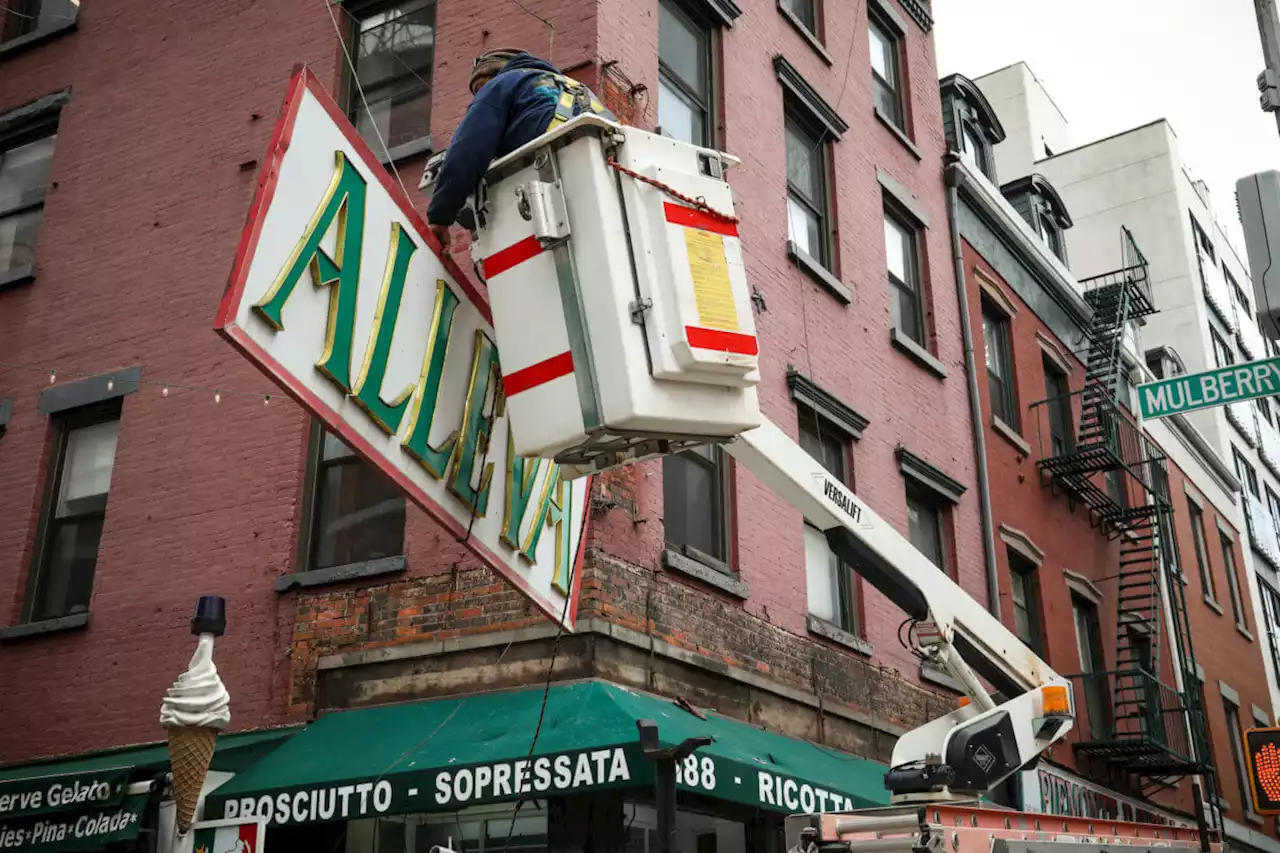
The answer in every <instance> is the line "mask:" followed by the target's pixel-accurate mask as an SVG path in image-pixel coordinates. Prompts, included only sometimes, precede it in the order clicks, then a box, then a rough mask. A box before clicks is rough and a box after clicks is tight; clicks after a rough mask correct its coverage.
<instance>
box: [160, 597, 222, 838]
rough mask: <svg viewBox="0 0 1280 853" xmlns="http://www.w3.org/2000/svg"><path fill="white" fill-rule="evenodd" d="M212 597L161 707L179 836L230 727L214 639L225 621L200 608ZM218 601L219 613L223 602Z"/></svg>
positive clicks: (185, 829)
mask: <svg viewBox="0 0 1280 853" xmlns="http://www.w3.org/2000/svg"><path fill="white" fill-rule="evenodd" d="M210 598H212V597H206V598H202V599H201V600H200V605H198V606H197V611H196V618H195V619H194V620H192V631H193V633H194V632H196V631H199V633H198V636H199V641H198V642H197V643H196V652H195V654H194V655H192V656H191V663H190V664H189V665H188V666H187V671H186V672H184V673H183V674H182V675H181V676H179V677H178V680H177V681H175V682H174V684H173V686H172V687H170V688H169V692H168V693H167V694H166V695H165V698H164V701H163V702H162V703H161V705H160V725H162V726H164V727H165V729H166V730H168V732H169V763H170V766H171V768H172V772H173V799H174V804H175V806H176V807H177V824H178V832H179V833H180V834H186V833H187V832H188V831H189V830H190V829H191V824H192V823H193V822H194V821H195V817H196V808H197V806H198V805H199V802H200V792H201V790H202V789H203V788H204V780H205V777H206V776H207V775H208V773H209V763H210V762H211V761H212V760H213V751H214V749H215V747H216V746H217V743H218V733H219V732H221V731H222V730H223V729H225V728H226V727H227V726H228V725H229V724H230V723H231V696H230V694H228V693H227V688H226V687H225V686H224V685H223V683H222V679H221V678H219V677H218V669H217V667H215V666H214V665H213V640H214V636H215V635H218V634H221V633H222V628H223V626H225V624H226V623H225V618H223V619H221V621H218V620H212V621H211V620H210V619H209V618H208V617H207V616H206V617H204V618H202V616H201V608H205V607H208V606H209V605H207V604H206V602H207V601H208V600H209V599H210ZM216 601H217V602H218V605H217V606H218V609H220V608H221V599H217V600H216Z"/></svg>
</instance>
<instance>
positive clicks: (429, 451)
mask: <svg viewBox="0 0 1280 853" xmlns="http://www.w3.org/2000/svg"><path fill="white" fill-rule="evenodd" d="M457 308H458V297H457V296H455V295H454V292H453V291H452V290H450V289H449V286H448V285H447V284H445V283H444V281H443V280H439V279H438V280H437V281H436V307H435V313H434V315H433V316H432V318H431V331H430V332H428V336H427V351H426V354H425V355H424V356H423V357H422V376H421V377H420V378H419V379H418V390H417V393H416V394H414V397H413V403H412V411H413V414H412V416H411V417H410V420H409V436H408V437H407V438H406V439H404V441H403V442H401V446H402V447H404V449H405V450H407V451H408V452H409V453H410V454H411V455H412V456H413V458H414V459H417V460H418V462H419V463H420V464H421V465H422V467H423V468H425V469H426V471H427V473H428V474H430V475H431V476H433V477H435V478H436V479H439V478H440V477H443V476H444V470H445V467H446V466H447V465H448V464H449V456H450V455H451V453H452V452H453V445H454V443H455V442H456V441H457V440H458V439H457V433H456V432H455V433H453V434H452V435H450V436H449V437H448V438H447V439H445V441H444V444H442V445H441V446H440V447H438V448H437V447H432V446H431V444H430V442H429V441H428V439H430V437H431V423H432V421H433V420H434V419H435V414H436V404H437V402H439V400H440V380H441V378H442V377H443V376H444V360H445V356H447V355H448V354H449V336H450V334H451V333H452V331H453V315H454V312H455V311H456V310H457Z"/></svg>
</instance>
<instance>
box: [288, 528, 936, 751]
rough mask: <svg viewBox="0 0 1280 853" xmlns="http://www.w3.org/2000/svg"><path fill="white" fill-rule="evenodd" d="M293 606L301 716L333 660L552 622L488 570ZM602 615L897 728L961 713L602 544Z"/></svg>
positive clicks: (592, 563)
mask: <svg viewBox="0 0 1280 853" xmlns="http://www.w3.org/2000/svg"><path fill="white" fill-rule="evenodd" d="M296 608H297V609H296V620H297V621H296V626H295V631H294V646H293V653H292V667H293V685H292V692H291V696H290V711H291V712H293V713H296V714H297V715H299V716H300V717H306V716H309V715H310V714H312V713H313V712H314V711H315V702H316V674H317V673H316V662H317V660H318V659H319V658H321V657H323V656H325V655H333V654H349V653H352V652H362V651H368V650H371V649H378V648H385V647H387V646H396V645H403V644H406V643H413V642H423V641H427V640H450V639H454V638H458V637H466V636H470V635H475V634H480V633H488V632H492V631H496V630H513V629H519V628H526V627H529V626H531V625H537V624H541V623H542V622H543V619H542V618H541V617H540V616H539V615H538V614H537V613H536V612H535V611H534V610H533V609H532V607H531V606H530V605H528V604H527V603H526V602H525V601H524V599H523V598H522V597H520V596H519V595H518V594H517V593H515V592H513V591H512V590H511V589H509V588H508V587H507V586H506V585H505V584H504V583H503V582H502V581H501V580H500V579H499V578H496V577H495V576H494V575H493V573H492V572H490V571H489V570H487V569H476V570H465V571H457V572H450V573H446V574H439V575H434V576H431V577H425V578H415V579H411V580H405V581H396V582H393V583H389V584H385V585H383V586H379V587H375V588H358V587H352V588H348V589H331V590H325V591H322V592H317V593H314V594H303V595H299V596H298V597H297V599H296ZM593 617H595V618H599V619H602V620H604V621H607V622H610V623H613V624H615V625H619V626H621V627H623V628H629V629H631V630H633V631H638V632H641V633H644V634H647V635H649V636H652V637H653V638H655V639H657V640H660V641H663V642H665V643H669V644H671V645H672V646H675V647H677V648H679V649H683V650H685V651H688V652H692V653H693V654H694V655H696V656H698V657H699V658H701V659H704V660H705V661H706V662H708V664H709V668H712V669H726V670H727V669H738V670H747V671H750V672H754V673H758V674H763V675H767V676H769V677H770V678H772V679H774V680H776V681H777V682H778V683H779V684H781V685H786V686H790V687H792V688H796V689H800V690H803V691H806V692H808V691H811V692H813V693H814V694H816V695H818V696H820V697H822V698H823V700H824V701H826V702H828V703H838V704H840V705H843V706H845V707H846V708H848V709H851V710H853V711H858V712H862V713H864V714H870V715H873V716H874V717H875V718H877V719H878V720H880V721H882V722H883V723H886V724H888V725H889V726H897V727H900V728H912V727H915V726H917V725H920V724H922V723H923V722H925V721H926V720H928V719H931V718H933V717H936V716H938V715H940V714H943V713H946V712H947V711H948V710H950V708H951V707H953V706H952V704H951V701H950V700H948V699H946V698H943V697H940V696H937V695H936V694H934V693H931V692H929V691H926V690H923V689H921V688H919V687H916V686H914V685H912V684H910V683H909V682H907V681H906V680H904V679H902V678H900V677H898V675H897V674H896V673H894V672H891V671H888V670H886V669H883V668H881V667H879V666H876V665H874V664H872V663H868V662H867V661H865V660H864V659H862V658H861V657H860V656H857V655H855V654H853V653H851V652H847V651H841V650H838V649H834V648H829V647H825V646H821V645H817V644H815V643H812V642H809V641H807V640H806V639H804V638H801V637H798V636H796V635H795V634H792V633H790V632H788V631H784V630H781V629H778V628H776V627H774V626H772V625H770V624H769V623H768V622H767V620H764V619H762V618H759V617H756V616H753V615H751V614H749V613H745V612H744V611H743V610H742V609H741V608H738V607H735V606H732V605H729V604H727V603H726V602H725V601H723V600H722V599H721V598H720V597H718V596H715V595H712V594H710V593H708V592H704V591H701V590H698V589H694V588H691V587H690V586H688V585H686V584H684V583H680V582H677V581H674V580H673V579H672V578H671V577H670V576H669V575H666V574H665V573H663V572H655V571H651V570H649V569H645V568H642V567H639V566H634V565H630V564H627V563H624V562H622V561H619V560H617V559H615V558H612V557H609V556H608V555H605V554H602V553H601V552H599V551H597V550H594V549H593V550H592V551H591V552H589V553H588V556H587V559H586V561H585V571H584V574H583V593H582V601H581V606H580V610H579V619H581V620H587V619H591V618H593ZM443 692H446V693H447V692H449V691H448V690H447V689H445V690H443Z"/></svg>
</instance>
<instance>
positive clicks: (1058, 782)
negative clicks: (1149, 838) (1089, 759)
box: [1022, 767, 1191, 826]
mask: <svg viewBox="0 0 1280 853" xmlns="http://www.w3.org/2000/svg"><path fill="white" fill-rule="evenodd" d="M1022 775H1023V807H1024V808H1026V809H1028V810H1032V809H1035V808H1036V803H1037V802H1038V803H1039V811H1040V812H1041V813H1043V814H1055V815H1062V816H1063V817H1084V818H1096V819H1101V820H1124V821H1132V822H1136V823H1155V824H1168V825H1173V826H1191V821H1190V820H1189V819H1187V818H1182V817H1179V816H1178V815H1175V814H1173V813H1172V812H1168V811H1165V810H1163V809H1158V808H1155V807H1153V806H1150V805H1148V804H1146V803H1141V802H1139V801H1137V800H1132V799H1129V798H1127V797H1124V796H1122V795H1120V794H1117V793H1116V792H1114V791H1109V790H1107V789H1106V788H1102V787H1100V786H1097V785H1093V784H1091V783H1089V782H1086V781H1085V780H1083V779H1080V778H1079V777H1077V776H1074V775H1072V774H1070V773H1067V772H1066V771H1065V770H1060V769H1058V768H1056V767H1055V768H1048V767H1040V768H1038V769H1036V770H1034V771H1031V772H1027V773H1024V774H1022ZM1028 777H1030V778H1028ZM1028 783H1030V784H1028ZM1034 788H1038V789H1039V792H1038V797H1037V796H1036V795H1035V794H1036V791H1035V790H1034Z"/></svg>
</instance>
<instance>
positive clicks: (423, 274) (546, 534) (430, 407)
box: [216, 70, 589, 628]
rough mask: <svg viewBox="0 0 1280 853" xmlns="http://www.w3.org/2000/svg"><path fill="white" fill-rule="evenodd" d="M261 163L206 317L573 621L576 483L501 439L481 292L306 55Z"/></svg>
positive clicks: (479, 550) (581, 500)
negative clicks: (438, 244) (227, 273)
mask: <svg viewBox="0 0 1280 853" xmlns="http://www.w3.org/2000/svg"><path fill="white" fill-rule="evenodd" d="M264 162H265V163H266V166H265V167H264V169H263V172H262V174H261V175H260V178H259V186H258V191H257V194H256V195H255V197H254V200H253V205H252V207H251V209H250V213H249V219H248V222H247V224H246V226H245V228H244V232H243V235H242V237H241V243H240V247H239V251H238V253H237V256H236V260H235V266H234V268H233V270H232V274H231V281H230V283H229V285H228V287H227V291H226V294H225V295H224V297H223V301H222V305H221V308H220V310H219V312H218V318H217V323H216V327H217V329H218V331H219V332H220V333H221V334H222V335H223V336H224V337H225V338H227V339H228V340H229V341H230V342H231V343H232V344H233V345H235V346H236V347H237V348H238V349H239V350H240V351H241V352H242V353H244V354H245V355H246V356H247V357H248V358H249V359H250V360H251V361H253V362H254V363H255V364H256V365H257V366H258V367H259V368H260V369H262V370H263V371H264V372H265V373H267V374H268V375H269V376H270V377H271V378H273V379H274V380H275V381H276V382H277V383H278V384H279V385H280V386H281V387H283V388H284V389H285V391H287V392H288V393H289V394H290V395H291V396H292V397H293V398H294V399H295V400H297V401H298V402H299V403H300V404H301V405H302V406H303V407H304V408H306V409H308V410H309V411H310V412H311V413H312V414H314V415H315V416H316V417H317V418H319V419H320V420H321V421H323V422H324V424H325V426H326V427H328V428H329V429H330V430H332V431H333V432H334V433H336V434H337V435H339V436H340V437H341V438H342V439H343V440H344V441H345V442H346V443H347V444H348V445H350V446H351V447H352V448H353V449H354V450H355V451H356V452H357V453H359V454H360V455H361V456H363V457H364V458H365V459H367V460H368V461H369V462H370V463H371V464H373V465H375V466H376V467H377V468H379V469H381V470H382V472H383V473H385V474H386V475H387V476H388V477H389V478H390V479H391V480H392V481H393V482H395V483H396V484H397V485H398V486H399V487H400V488H401V489H403V490H404V492H405V493H406V494H407V495H408V496H409V497H410V498H412V500H413V501H414V502H415V503H416V504H418V505H419V506H420V507H422V508H423V509H424V510H425V511H426V512H427V513H429V514H430V515H431V516H432V517H433V518H435V520H436V521H438V522H439V523H440V524H441V525H443V526H444V527H445V528H446V529H447V530H448V531H449V532H450V533H451V534H452V535H454V536H456V537H457V538H458V539H459V540H460V541H464V542H465V544H466V545H467V547H469V548H470V549H471V550H472V551H473V552H474V553H475V554H476V556H477V557H479V558H480V559H481V560H483V561H484V562H486V563H487V564H488V565H490V566H491V567H492V568H494V569H495V570H496V571H498V572H499V573H500V574H502V575H503V576H505V577H506V578H507V580H508V581H510V582H511V583H512V584H514V585H515V586H516V587H518V588H519V589H520V590H521V591H522V592H523V593H524V594H525V595H526V596H528V597H529V598H530V599H531V600H532V601H533V602H534V603H535V604H536V605H537V606H538V607H540V608H541V609H542V610H543V611H544V612H545V613H547V615H548V616H550V617H551V618H552V619H555V620H558V621H562V622H563V623H564V624H565V625H566V627H569V628H572V627H573V623H574V621H575V615H576V607H577V597H578V584H577V582H576V579H577V575H578V571H579V565H580V562H581V558H582V545H583V542H584V540H585V536H584V531H585V525H586V512H587V491H588V487H589V483H588V482H587V480H585V479H579V480H574V481H572V482H568V481H565V480H564V479H563V478H562V476H561V472H560V469H559V466H557V465H555V464H554V463H552V462H551V461H550V460H546V459H543V460H539V459H523V458H517V457H515V456H514V455H513V454H512V453H511V444H510V424H509V422H508V420H507V419H506V417H504V414H503V409H504V406H503V390H502V376H501V374H500V372H499V368H498V353H497V349H496V346H495V342H494V332H493V324H492V320H491V318H490V315H489V306H488V304H487V303H486V301H485V299H484V297H483V296H482V295H481V294H480V293H479V292H478V291H477V290H476V288H475V287H474V285H472V284H471V282H470V281H469V280H468V279H467V277H466V276H465V275H463V273H462V270H461V269H460V268H459V267H458V266H457V264H456V263H455V262H454V261H453V260H452V258H449V257H444V258H442V257H440V256H439V255H437V254H436V253H435V251H433V249H432V248H431V245H432V243H431V242H430V241H431V240H432V239H433V238H431V237H430V235H429V233H428V230H427V227H426V224H425V223H424V222H423V220H422V218H421V216H420V215H419V214H418V212H417V211H416V210H415V209H414V207H413V204H412V203H411V202H410V200H409V198H408V196H407V195H406V194H405V191H404V190H403V189H402V188H401V187H400V186H398V185H397V184H396V183H395V182H394V180H393V179H392V178H391V177H390V176H389V175H388V173H387V170H386V168H385V167H383V166H382V164H381V163H379V162H378V160H377V158H376V157H374V156H373V153H372V152H371V151H370V150H369V148H368V146H366V145H365V143H364V142H363V141H362V140H361V138H360V136H359V134H358V133H356V131H355V130H354V128H352V126H351V123H350V122H349V121H348V120H347V118H346V116H345V115H344V114H343V112H342V111H341V110H340V109H339V108H338V107H337V105H336V104H335V103H334V102H333V100H332V98H330V97H329V95H328V94H327V93H326V92H325V91H324V90H323V89H322V88H321V86H320V85H319V83H318V82H317V81H316V78H315V76H314V75H313V74H312V73H311V72H310V71H307V70H304V71H300V72H299V73H298V74H297V75H295V77H294V79H293V81H292V83H291V86H290V91H289V95H288V98H287V99H286V101H285V104H284V108H283V114H282V116H281V119H280V123H279V124H278V126H277V128H276V133H275V137H274V139H273V140H272V143H271V148H270V151H269V152H268V154H267V157H266V160H265V161H264Z"/></svg>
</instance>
